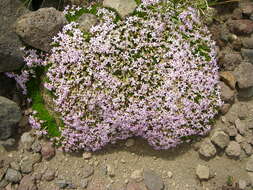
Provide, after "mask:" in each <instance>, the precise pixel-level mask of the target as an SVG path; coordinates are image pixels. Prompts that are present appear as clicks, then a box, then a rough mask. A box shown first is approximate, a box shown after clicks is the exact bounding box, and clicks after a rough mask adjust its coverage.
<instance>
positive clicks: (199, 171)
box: [196, 164, 210, 180]
mask: <svg viewBox="0 0 253 190" xmlns="http://www.w3.org/2000/svg"><path fill="white" fill-rule="evenodd" d="M196 175H197V177H198V178H199V179H200V180H208V179H209V178H210V170H209V168H208V167H207V166H203V165H200V164H199V165H198V166H197V168H196Z"/></svg>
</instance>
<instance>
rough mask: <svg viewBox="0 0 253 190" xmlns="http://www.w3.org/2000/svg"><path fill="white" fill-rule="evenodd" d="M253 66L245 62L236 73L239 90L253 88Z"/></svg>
mask: <svg viewBox="0 0 253 190" xmlns="http://www.w3.org/2000/svg"><path fill="white" fill-rule="evenodd" d="M252 73H253V64H251V63H247V62H243V63H242V64H240V65H239V66H238V67H237V68H236V69H235V71H234V74H235V77H236V80H237V82H238V86H239V88H249V87H252V86H253V75H252Z"/></svg>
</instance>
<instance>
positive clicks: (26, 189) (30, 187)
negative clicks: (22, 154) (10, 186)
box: [17, 175, 38, 190]
mask: <svg viewBox="0 0 253 190" xmlns="http://www.w3.org/2000/svg"><path fill="white" fill-rule="evenodd" d="M37 189H38V187H37V185H36V182H35V180H34V179H33V178H32V176H30V175H26V176H24V177H23V178H22V180H21V182H20V185H19V186H18V189H17V190H37Z"/></svg>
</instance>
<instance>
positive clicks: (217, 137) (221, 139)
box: [211, 131, 229, 149]
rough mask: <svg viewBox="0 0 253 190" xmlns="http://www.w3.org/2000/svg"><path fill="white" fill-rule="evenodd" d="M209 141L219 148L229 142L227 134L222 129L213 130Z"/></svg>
mask: <svg viewBox="0 0 253 190" xmlns="http://www.w3.org/2000/svg"><path fill="white" fill-rule="evenodd" d="M211 141H212V142H213V143H214V144H215V145H217V146H218V147H219V148H221V149H223V148H225V147H226V146H227V145H228V143H229V136H228V135H227V134H226V133H224V132H223V131H215V132H214V134H213V135H212V137H211Z"/></svg>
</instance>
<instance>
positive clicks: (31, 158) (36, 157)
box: [20, 153, 41, 174]
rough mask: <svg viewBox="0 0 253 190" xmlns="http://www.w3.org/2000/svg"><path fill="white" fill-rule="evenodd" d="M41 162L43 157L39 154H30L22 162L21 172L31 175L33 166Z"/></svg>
mask: <svg viewBox="0 0 253 190" xmlns="http://www.w3.org/2000/svg"><path fill="white" fill-rule="evenodd" d="M40 161H41V155H40V154H38V153H35V154H29V155H28V156H26V157H25V158H24V159H22V160H21V162H20V168H21V172H22V173H25V174H29V173H31V172H32V171H33V165H34V164H35V163H38V162H40Z"/></svg>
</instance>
